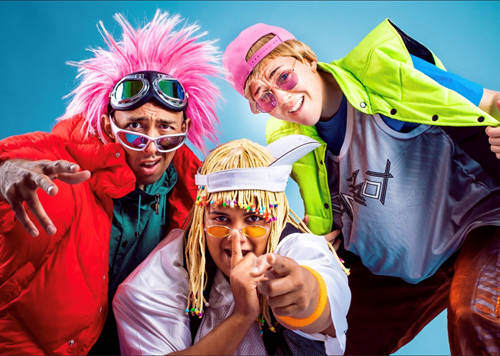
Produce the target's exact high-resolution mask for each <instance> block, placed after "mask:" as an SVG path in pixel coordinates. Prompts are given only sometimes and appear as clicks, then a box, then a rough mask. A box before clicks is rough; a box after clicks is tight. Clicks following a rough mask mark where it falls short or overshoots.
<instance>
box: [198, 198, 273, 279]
mask: <svg viewBox="0 0 500 356" xmlns="http://www.w3.org/2000/svg"><path fill="white" fill-rule="evenodd" d="M204 220H205V221H204V224H205V225H204V226H205V228H208V227H210V226H212V225H219V226H220V225H222V226H227V227H228V228H230V229H232V231H231V232H230V233H229V235H228V236H226V237H216V236H212V235H210V234H209V233H208V232H205V237H206V244H207V247H208V250H209V252H210V255H211V256H212V258H213V260H214V262H215V264H216V265H217V267H218V268H219V269H220V270H221V271H222V272H223V273H224V274H225V275H226V276H229V274H230V271H231V256H232V254H233V250H232V243H233V241H232V240H233V239H237V241H238V242H239V244H240V246H241V253H242V255H243V257H244V256H245V255H246V254H248V253H254V254H255V255H256V256H260V255H262V254H264V253H265V252H266V247H267V240H268V239H269V234H270V228H271V225H270V223H267V222H266V221H265V220H264V218H263V217H262V216H260V215H258V214H257V213H254V212H251V211H248V210H246V209H240V208H237V207H235V208H227V207H222V206H220V205H219V206H217V207H215V208H214V207H213V206H212V205H207V207H206V209H205V219H204ZM246 226H262V227H265V228H267V231H266V232H265V234H264V235H262V236H260V237H247V236H245V235H244V234H243V233H242V231H241V230H239V229H243V228H245V227H246ZM247 233H248V232H247Z"/></svg>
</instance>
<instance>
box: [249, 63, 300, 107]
mask: <svg viewBox="0 0 500 356" xmlns="http://www.w3.org/2000/svg"><path fill="white" fill-rule="evenodd" d="M296 63H297V59H295V62H293V67H292V69H286V70H284V71H283V72H281V74H280V75H278V77H277V78H276V82H275V84H274V88H278V89H280V90H285V91H287V90H292V89H293V88H295V86H296V85H297V83H298V82H299V77H298V76H297V73H295V64H296ZM276 106H278V100H277V99H276V96H275V95H274V94H273V93H272V92H271V90H268V91H266V92H264V93H262V95H261V96H260V97H259V98H258V99H257V100H256V107H257V110H259V111H260V112H261V113H269V112H271V111H273V110H274V108H276Z"/></svg>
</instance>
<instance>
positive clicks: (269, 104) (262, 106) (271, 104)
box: [257, 92, 278, 112]
mask: <svg viewBox="0 0 500 356" xmlns="http://www.w3.org/2000/svg"><path fill="white" fill-rule="evenodd" d="M277 105H278V101H277V100H276V97H275V96H274V94H273V93H271V92H267V93H264V94H262V95H261V97H260V98H259V99H257V109H258V110H259V111H260V112H271V111H273V110H274V108H275V107H276V106H277Z"/></svg>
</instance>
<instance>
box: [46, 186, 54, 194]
mask: <svg viewBox="0 0 500 356" xmlns="http://www.w3.org/2000/svg"><path fill="white" fill-rule="evenodd" d="M52 189H54V186H53V185H51V186H50V187H49V188H48V189H47V194H50V191H51V190H52Z"/></svg>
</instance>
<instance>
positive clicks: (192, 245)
mask: <svg viewBox="0 0 500 356" xmlns="http://www.w3.org/2000/svg"><path fill="white" fill-rule="evenodd" d="M273 161H274V158H273V156H272V155H271V154H270V153H269V151H267V150H266V149H265V148H264V147H262V146H260V145H258V144H256V143H253V142H251V141H249V140H246V139H242V140H236V141H231V142H228V143H226V144H223V145H220V146H219V147H217V148H216V149H214V150H213V151H212V152H211V153H210V155H209V156H208V157H207V158H206V160H205V162H204V163H203V166H202V167H201V171H200V173H201V174H203V175H206V174H209V173H214V172H219V171H223V170H229V169H238V168H258V167H267V166H268V165H269V164H270V163H271V162H273ZM207 205H212V206H224V207H227V208H235V207H236V208H240V209H247V210H249V211H252V212H256V213H258V214H259V215H261V216H263V217H264V219H265V220H266V221H267V222H270V223H271V229H270V234H269V239H268V241H267V247H266V253H270V252H274V250H275V249H276V247H277V245H278V243H279V239H280V236H281V233H282V231H283V229H284V228H285V225H286V224H287V223H290V224H292V225H293V226H295V227H296V228H297V229H298V230H299V231H301V232H305V233H311V231H310V230H309V229H308V228H307V226H305V225H304V223H303V222H302V220H301V219H299V218H298V217H297V215H296V214H295V213H294V212H293V211H292V210H291V209H290V207H289V205H288V201H287V199H286V196H285V193H284V192H270V191H263V190H235V191H222V192H214V193H209V192H208V191H207V188H206V187H205V186H200V187H198V197H197V201H196V204H195V205H194V206H193V208H192V209H191V212H190V214H189V222H188V226H187V229H186V233H187V239H186V240H187V242H186V250H185V257H186V266H187V269H188V273H189V289H190V295H189V297H188V302H187V306H186V313H189V312H190V313H192V314H196V315H198V316H199V317H200V318H201V317H202V316H203V314H204V306H208V305H207V304H208V303H207V302H208V301H207V300H206V299H205V298H204V295H203V291H204V290H205V288H206V285H207V274H206V269H205V265H206V241H205V231H204V224H203V221H204V216H205V209H206V206H207ZM333 252H334V253H335V251H334V250H333ZM337 259H338V257H337ZM339 264H340V265H341V266H342V268H343V269H344V271H346V269H345V268H344V267H343V265H342V263H341V262H340V261H339ZM346 273H347V271H346ZM260 305H261V315H262V320H261V322H262V323H263V322H264V320H265V321H266V322H267V324H268V325H269V327H270V329H271V330H274V328H273V326H272V324H271V316H270V312H269V306H268V303H267V298H266V297H265V296H264V295H261V296H260ZM261 326H262V325H261Z"/></svg>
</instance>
